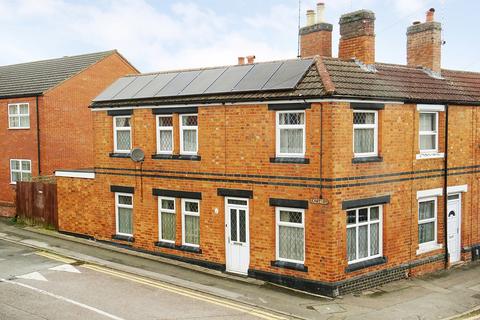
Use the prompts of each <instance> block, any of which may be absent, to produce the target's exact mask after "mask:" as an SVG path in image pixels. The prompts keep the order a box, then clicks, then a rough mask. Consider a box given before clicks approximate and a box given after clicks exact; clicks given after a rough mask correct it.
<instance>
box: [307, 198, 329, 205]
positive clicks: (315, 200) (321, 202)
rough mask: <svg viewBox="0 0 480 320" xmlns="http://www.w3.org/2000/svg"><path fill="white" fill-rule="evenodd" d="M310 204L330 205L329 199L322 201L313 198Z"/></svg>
mask: <svg viewBox="0 0 480 320" xmlns="http://www.w3.org/2000/svg"><path fill="white" fill-rule="evenodd" d="M310 202H311V203H313V204H323V205H325V204H328V200H327V199H321V198H313V199H310Z"/></svg>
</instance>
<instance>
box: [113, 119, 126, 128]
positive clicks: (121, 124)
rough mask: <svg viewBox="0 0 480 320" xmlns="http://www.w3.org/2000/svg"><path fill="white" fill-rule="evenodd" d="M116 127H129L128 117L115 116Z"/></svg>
mask: <svg viewBox="0 0 480 320" xmlns="http://www.w3.org/2000/svg"><path fill="white" fill-rule="evenodd" d="M115 122H116V125H117V127H130V118H115Z"/></svg>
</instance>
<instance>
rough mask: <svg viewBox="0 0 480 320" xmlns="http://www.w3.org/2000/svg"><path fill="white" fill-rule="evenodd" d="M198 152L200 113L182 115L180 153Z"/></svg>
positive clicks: (192, 153) (190, 153)
mask: <svg viewBox="0 0 480 320" xmlns="http://www.w3.org/2000/svg"><path fill="white" fill-rule="evenodd" d="M197 152H198V115H197V114H181V115H180V154H185V155H196V154H197Z"/></svg>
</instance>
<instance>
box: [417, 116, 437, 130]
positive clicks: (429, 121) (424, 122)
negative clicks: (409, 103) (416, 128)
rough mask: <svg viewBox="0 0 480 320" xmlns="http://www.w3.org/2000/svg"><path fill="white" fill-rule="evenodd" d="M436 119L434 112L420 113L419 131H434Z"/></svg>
mask: <svg viewBox="0 0 480 320" xmlns="http://www.w3.org/2000/svg"><path fill="white" fill-rule="evenodd" d="M436 119H437V115H436V113H420V131H436V130H437V128H436V127H437V120H436Z"/></svg>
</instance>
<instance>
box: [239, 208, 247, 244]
mask: <svg viewBox="0 0 480 320" xmlns="http://www.w3.org/2000/svg"><path fill="white" fill-rule="evenodd" d="M246 214H247V213H246V212H245V210H239V211H238V216H239V220H240V221H239V222H240V225H239V232H240V242H246V241H247V222H246Z"/></svg>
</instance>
